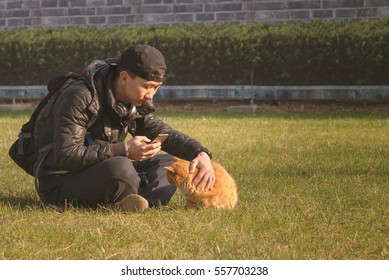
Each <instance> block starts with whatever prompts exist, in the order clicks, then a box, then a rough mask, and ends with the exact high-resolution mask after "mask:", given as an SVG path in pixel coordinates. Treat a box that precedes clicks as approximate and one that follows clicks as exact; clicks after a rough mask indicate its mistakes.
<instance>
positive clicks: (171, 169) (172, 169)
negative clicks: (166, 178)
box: [164, 166, 174, 172]
mask: <svg viewBox="0 0 389 280" xmlns="http://www.w3.org/2000/svg"><path fill="white" fill-rule="evenodd" d="M164 168H165V169H166V170H168V171H171V172H174V168H173V167H172V166H165V167H164Z"/></svg>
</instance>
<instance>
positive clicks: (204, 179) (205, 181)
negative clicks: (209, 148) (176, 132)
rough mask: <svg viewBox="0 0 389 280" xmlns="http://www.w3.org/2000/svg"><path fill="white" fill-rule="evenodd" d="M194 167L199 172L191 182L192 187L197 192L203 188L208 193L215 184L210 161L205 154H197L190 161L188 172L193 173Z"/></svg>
mask: <svg viewBox="0 0 389 280" xmlns="http://www.w3.org/2000/svg"><path fill="white" fill-rule="evenodd" d="M196 167H197V168H198V169H199V172H198V173H197V175H196V176H195V178H194V179H193V181H192V183H193V185H194V186H195V187H196V189H198V190H199V189H201V188H204V190H205V191H209V190H210V189H211V188H212V187H213V185H214V184H215V180H216V178H215V171H214V170H213V167H212V163H211V159H210V158H209V156H208V155H207V154H206V153H204V152H202V153H199V154H198V155H197V157H196V158H195V159H194V160H192V162H191V163H190V167H189V172H190V173H193V172H194V171H195V170H196Z"/></svg>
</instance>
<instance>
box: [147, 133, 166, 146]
mask: <svg viewBox="0 0 389 280" xmlns="http://www.w3.org/2000/svg"><path fill="white" fill-rule="evenodd" d="M168 137H169V134H158V136H157V137H155V138H154V139H153V140H151V142H150V144H153V143H156V142H161V144H162V143H163V141H165V140H166V139H167V138H168Z"/></svg>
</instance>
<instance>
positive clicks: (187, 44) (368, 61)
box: [0, 19, 389, 85]
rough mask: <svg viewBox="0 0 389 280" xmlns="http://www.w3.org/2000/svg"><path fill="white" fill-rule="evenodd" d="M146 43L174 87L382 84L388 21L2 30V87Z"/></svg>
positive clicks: (388, 63)
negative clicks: (160, 55) (157, 55)
mask: <svg viewBox="0 0 389 280" xmlns="http://www.w3.org/2000/svg"><path fill="white" fill-rule="evenodd" d="M133 43H148V44H151V45H154V46H156V47H157V48H159V49H160V50H161V51H162V52H163V53H164V55H165V57H166V60H167V64H168V68H169V79H168V80H167V84H169V85H200V84H209V85H211V84H213V85H220V84H224V85H235V84H250V83H251V73H252V72H253V77H254V79H253V80H254V84H256V85H372V84H374V85H382V84H388V81H389V20H388V19H386V20H371V21H342V22H320V21H315V22H310V23H301V22H297V23H286V24H282V25H270V24H265V23H252V24H222V25H220V24H219V25H202V24H198V25H192V26H187V25H173V26H170V27H153V26H140V27H132V26H125V27H123V26H118V27H112V28H97V27H89V28H65V29H47V28H37V29H12V30H2V31H0V63H1V67H0V85H21V84H26V85H27V84H45V83H47V81H48V80H49V79H50V78H51V77H52V76H54V75H57V74H60V73H63V72H66V71H76V72H80V71H81V69H82V68H83V67H84V66H85V65H87V64H88V62H90V61H91V60H93V59H104V58H107V57H110V56H116V55H119V54H120V53H121V52H122V51H123V50H124V49H126V48H127V47H128V46H130V45H131V44H133Z"/></svg>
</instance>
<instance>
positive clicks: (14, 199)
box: [0, 194, 45, 210]
mask: <svg viewBox="0 0 389 280" xmlns="http://www.w3.org/2000/svg"><path fill="white" fill-rule="evenodd" d="M0 205H4V206H6V207H10V208H12V209H15V210H32V209H34V210H36V209H44V208H45V206H44V204H43V203H42V202H41V201H39V200H37V199H35V198H33V197H29V196H6V195H4V194H0Z"/></svg>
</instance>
